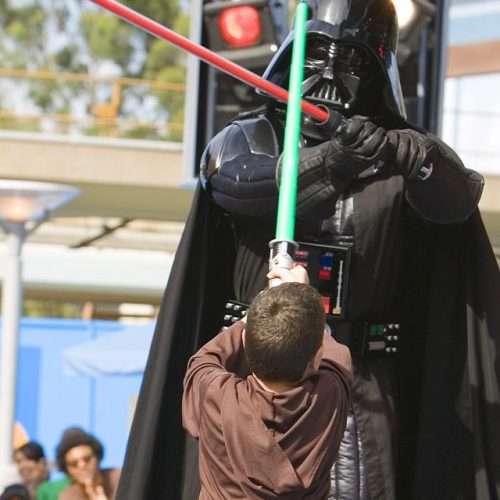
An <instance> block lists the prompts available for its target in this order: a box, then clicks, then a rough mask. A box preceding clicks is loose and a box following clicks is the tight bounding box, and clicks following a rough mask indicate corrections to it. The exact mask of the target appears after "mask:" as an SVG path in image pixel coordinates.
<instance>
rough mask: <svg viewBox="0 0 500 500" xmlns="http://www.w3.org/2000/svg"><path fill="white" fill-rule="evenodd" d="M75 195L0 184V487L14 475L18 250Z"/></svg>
mask: <svg viewBox="0 0 500 500" xmlns="http://www.w3.org/2000/svg"><path fill="white" fill-rule="evenodd" d="M77 195H78V189H76V188H73V187H70V186H64V185H60V184H48V183H44V182H31V181H14V180H0V227H1V228H2V229H3V231H4V233H5V236H6V239H5V243H6V254H7V255H6V259H5V276H4V279H3V283H2V334H1V351H0V355H1V358H0V363H1V364H0V488H1V487H2V486H5V485H6V484H7V483H8V482H9V481H10V480H11V478H12V476H13V474H14V467H13V465H12V451H13V450H12V443H13V430H14V418H15V398H16V380H17V359H18V344H19V342H18V340H19V320H20V316H21V308H22V307H21V305H22V295H23V294H22V261H21V250H22V245H23V242H24V240H25V238H26V237H27V236H28V235H29V234H30V233H32V232H33V231H34V230H35V229H36V228H37V227H38V226H39V225H40V224H41V223H42V222H44V221H45V220H46V219H47V218H48V217H49V215H50V213H51V212H53V211H54V210H56V209H58V208H59V207H61V206H62V205H64V204H65V203H68V202H69V201H70V200H72V199H73V198H74V197H75V196H77ZM0 491H1V490H0Z"/></svg>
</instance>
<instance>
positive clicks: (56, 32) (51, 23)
mask: <svg viewBox="0 0 500 500" xmlns="http://www.w3.org/2000/svg"><path fill="white" fill-rule="evenodd" d="M124 3H125V4H126V5H129V6H130V7H132V8H133V9H136V10H138V11H139V12H141V13H143V14H145V15H146V16H149V17H151V18H153V19H155V20H157V21H159V22H160V23H161V24H164V25H166V26H168V27H170V28H173V29H176V30H177V29H179V30H181V31H182V32H183V33H184V34H186V32H187V26H188V21H187V18H186V17H185V16H182V15H180V8H179V3H178V0H128V1H125V2H124ZM0 29H1V30H2V34H3V35H2V37H0V66H1V67H3V68H17V69H26V70H45V71H57V72H65V73H66V72H77V73H86V74H88V75H89V77H91V78H90V79H89V80H91V79H92V78H96V77H101V78H102V77H107V76H109V77H134V78H147V79H149V80H153V81H157V82H173V83H184V81H185V69H184V64H185V57H184V55H183V54H182V52H181V51H180V50H179V49H176V48H174V47H171V46H169V45H168V43H166V42H163V41H159V40H157V39H156V38H154V37H152V36H151V35H148V34H146V33H144V32H142V31H141V30H140V29H138V28H135V27H133V26H131V25H129V24H128V23H126V22H124V21H123V20H121V19H119V18H118V17H116V16H114V15H113V14H111V13H108V12H107V11H105V10H104V9H102V8H101V7H98V6H96V5H94V4H92V3H91V2H89V1H88V0H17V1H16V0H10V1H9V0H0ZM24 85H26V84H25V83H24ZM99 87H100V88H96V87H94V86H89V85H88V84H87V83H72V84H68V82H63V81H59V80H43V79H40V80H34V81H32V82H30V84H29V85H28V88H27V89H26V94H27V97H28V99H29V101H30V102H31V103H32V104H33V105H34V106H35V107H36V108H37V109H39V110H40V111H41V112H45V113H47V112H49V113H59V114H69V113H71V111H72V107H74V106H75V103H80V104H81V103H82V102H84V101H86V102H87V106H88V108H89V109H90V107H91V106H92V105H93V103H94V102H96V100H97V99H98V98H99V96H101V98H102V96H103V95H104V99H106V92H107V95H108V96H109V94H110V93H111V86H110V85H109V84H108V85H107V86H106V85H101V86H99ZM103 88H104V90H103ZM4 94H5V93H4ZM151 96H153V97H155V98H156V99H157V109H156V111H154V112H152V111H151V110H150V114H151V113H153V114H154V115H155V117H156V118H157V119H163V120H167V119H168V120H171V119H172V117H175V119H176V120H178V119H182V112H181V110H182V108H183V99H184V96H183V94H182V93H180V92H174V91H158V90H156V91H148V90H146V89H137V88H132V87H124V88H123V92H122V103H123V104H122V107H121V113H122V115H124V116H128V117H131V118H134V117H137V116H140V115H141V113H142V109H143V104H144V102H145V100H146V99H148V102H149V104H150V103H151ZM4 101H5V97H4ZM1 106H2V93H1V92H0V107H1ZM150 107H151V106H150Z"/></svg>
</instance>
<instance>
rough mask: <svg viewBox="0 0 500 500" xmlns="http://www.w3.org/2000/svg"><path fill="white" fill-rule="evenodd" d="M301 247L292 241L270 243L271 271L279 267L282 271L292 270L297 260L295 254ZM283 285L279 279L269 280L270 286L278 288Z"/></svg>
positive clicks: (272, 241)
mask: <svg viewBox="0 0 500 500" xmlns="http://www.w3.org/2000/svg"><path fill="white" fill-rule="evenodd" d="M298 247H299V245H298V244H297V243H296V242H295V241H292V240H271V241H270V242H269V249H270V256H269V270H270V271H272V270H273V269H275V268H277V267H279V268H281V269H291V268H292V267H293V263H294V260H295V252H296V251H297V248H298ZM280 283H281V280H280V279H279V278H273V279H271V280H269V286H270V287H272V286H276V285H279V284H280Z"/></svg>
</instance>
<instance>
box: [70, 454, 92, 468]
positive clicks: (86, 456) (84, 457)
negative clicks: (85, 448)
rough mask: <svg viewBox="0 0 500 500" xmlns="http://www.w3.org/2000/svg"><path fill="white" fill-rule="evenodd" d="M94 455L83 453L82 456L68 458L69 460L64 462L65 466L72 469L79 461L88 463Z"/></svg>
mask: <svg viewBox="0 0 500 500" xmlns="http://www.w3.org/2000/svg"><path fill="white" fill-rule="evenodd" d="M94 457H95V455H94V454H93V453H90V454H89V455H83V457H79V458H75V459H74V460H70V461H69V462H66V467H67V468H68V469H74V468H75V467H76V466H77V465H78V464H79V463H80V461H82V462H83V463H84V464H88V463H89V462H90V461H91V460H92V459H93V458H94Z"/></svg>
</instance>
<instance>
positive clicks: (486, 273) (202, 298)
mask: <svg viewBox="0 0 500 500" xmlns="http://www.w3.org/2000/svg"><path fill="white" fill-rule="evenodd" d="M432 240H433V242H432V244H433V249H432V251H426V250H425V249H422V259H426V262H425V268H426V269H427V270H429V273H427V274H426V275H425V277H422V281H423V283H422V284H421V285H422V286H420V285H419V287H418V289H419V291H420V292H419V293H421V294H423V295H425V299H424V300H421V297H420V298H419V297H417V296H416V297H415V307H412V305H411V304H409V305H408V307H407V314H408V315H413V316H414V318H415V320H414V322H415V324H417V325H418V324H420V323H421V324H422V325H425V328H426V330H427V334H426V335H425V336H422V337H421V339H422V340H421V341H419V342H417V343H415V344H412V343H411V342H409V343H407V344H406V345H402V355H401V356H402V362H401V367H402V373H401V377H400V380H401V384H402V385H404V386H405V391H406V395H407V396H409V397H406V398H405V400H404V404H403V407H402V409H401V412H402V418H404V419H406V420H408V421H412V420H413V422H412V423H413V428H414V429H416V431H415V432H413V433H411V434H408V435H406V436H403V438H404V439H403V441H402V445H401V449H402V452H401V456H400V457H399V461H398V462H399V465H400V466H401V468H402V470H407V471H411V473H410V474H408V482H409V486H408V488H405V487H403V489H410V490H411V491H412V496H413V497H414V498H418V499H422V500H432V499H434V498H436V499H464V500H466V499H467V500H474V499H477V500H488V499H500V388H499V386H500V384H499V380H500V358H499V353H500V313H499V311H500V300H499V299H500V273H499V269H498V264H497V262H496V260H495V256H494V254H493V251H492V248H491V245H490V243H489V240H488V237H487V235H486V232H485V229H484V226H483V224H482V221H481V218H480V216H479V213H477V212H476V213H474V214H473V215H472V216H471V217H470V218H469V220H468V221H467V222H466V223H463V224H453V225H446V226H436V227H435V229H434V231H433V235H432ZM416 244H417V243H416ZM235 251H236V247H235V244H234V241H233V234H232V230H231V224H230V221H229V219H228V217H226V216H225V215H224V214H222V213H221V211H220V210H219V209H218V208H217V207H216V206H215V205H214V204H213V203H212V202H211V201H210V200H209V197H208V195H207V193H206V192H204V191H203V189H201V188H200V187H199V186H198V188H197V190H196V193H195V196H194V201H193V205H192V208H191V212H190V215H189V217H188V220H187V223H186V227H185V230H184V233H183V237H182V239H181V242H180V245H179V247H178V250H177V253H176V258H175V261H174V264H173V267H172V271H171V275H170V278H169V282H168V285H167V289H166V292H165V296H164V299H163V304H162V307H161V310H160V315H159V318H158V322H157V327H156V331H155V335H154V339H153V343H152V346H151V351H150V355H149V359H148V363H147V366H146V370H145V374H144V380H143V384H142V388H141V392H140V396H139V400H138V403H137V409H136V413H135V417H134V421H133V425H132V429H131V433H130V438H129V443H128V447H127V454H126V459H125V463H124V467H123V472H122V475H121V480H120V484H119V489H118V494H117V498H118V499H119V500H124V499H130V500H138V499H141V500H142V499H144V500H150V499H151V500H153V499H154V500H156V499H163V498H165V499H169V500H177V499H179V500H180V499H182V500H195V499H197V497H198V474H197V451H196V448H197V447H196V443H195V442H194V440H192V439H191V438H188V437H187V436H186V435H185V433H184V432H183V430H182V427H181V397H182V380H183V377H184V372H185V367H186V364H187V361H188V358H189V357H190V356H191V355H192V354H193V353H194V352H195V351H196V350H197V349H198V348H199V347H200V346H201V345H203V344H204V343H205V342H206V341H207V340H208V339H209V338H211V337H213V336H214V335H215V334H216V333H217V332H218V330H219V329H220V325H221V320H222V315H223V306H224V303H225V301H226V299H227V298H232V297H234V294H233V290H232V278H233V277H232V274H233V268H234V262H235ZM420 304H425V307H424V308H420V307H419V306H420ZM423 327H424V326H423ZM413 394H414V396H415V397H411V396H412V395H413ZM418 394H420V398H419V396H418ZM403 480H404V479H403ZM402 500H406V499H402Z"/></svg>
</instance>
